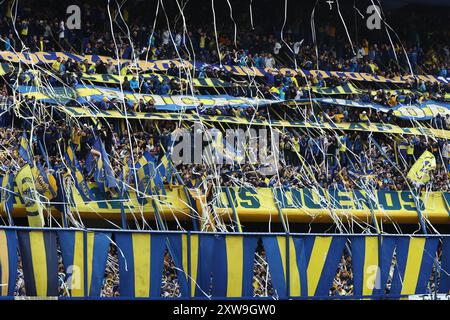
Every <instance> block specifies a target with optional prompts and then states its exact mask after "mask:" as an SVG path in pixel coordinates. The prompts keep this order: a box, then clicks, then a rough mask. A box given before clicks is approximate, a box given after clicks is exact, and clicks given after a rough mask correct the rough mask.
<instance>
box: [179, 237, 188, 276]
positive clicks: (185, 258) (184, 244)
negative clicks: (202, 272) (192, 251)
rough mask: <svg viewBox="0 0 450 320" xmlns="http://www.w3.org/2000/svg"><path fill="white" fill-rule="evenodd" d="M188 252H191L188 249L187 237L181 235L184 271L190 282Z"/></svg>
mask: <svg viewBox="0 0 450 320" xmlns="http://www.w3.org/2000/svg"><path fill="white" fill-rule="evenodd" d="M188 250H189V248H188V247H187V235H186V234H182V235H181V252H182V254H183V258H182V261H183V262H182V263H183V271H184V276H185V277H186V280H188V281H189V278H188Z"/></svg>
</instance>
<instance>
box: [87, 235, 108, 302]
mask: <svg viewBox="0 0 450 320" xmlns="http://www.w3.org/2000/svg"><path fill="white" fill-rule="evenodd" d="M110 238H111V233H106V232H95V234H94V251H93V254H92V261H88V263H91V267H92V276H91V287H90V292H89V296H91V297H99V296H100V291H101V289H102V284H103V278H104V275H105V268H106V260H107V258H108V251H109V243H110Z"/></svg>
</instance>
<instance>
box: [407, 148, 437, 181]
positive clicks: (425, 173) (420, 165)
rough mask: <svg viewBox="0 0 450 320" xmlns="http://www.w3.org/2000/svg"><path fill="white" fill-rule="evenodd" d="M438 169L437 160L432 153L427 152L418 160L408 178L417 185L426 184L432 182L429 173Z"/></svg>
mask: <svg viewBox="0 0 450 320" xmlns="http://www.w3.org/2000/svg"><path fill="white" fill-rule="evenodd" d="M434 169H436V158H435V157H434V155H433V154H432V153H431V152H430V151H425V152H424V153H422V155H421V156H420V157H419V159H417V161H416V163H414V165H413V166H412V167H411V169H410V170H409V172H408V175H407V176H406V177H407V178H408V179H409V180H411V181H412V182H413V183H416V184H419V185H420V184H425V183H427V182H428V181H430V175H429V172H430V171H432V170H434Z"/></svg>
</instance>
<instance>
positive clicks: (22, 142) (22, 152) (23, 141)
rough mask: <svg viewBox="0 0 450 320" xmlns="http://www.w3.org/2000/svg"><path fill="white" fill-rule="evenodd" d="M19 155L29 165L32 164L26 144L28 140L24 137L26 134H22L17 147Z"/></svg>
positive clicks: (28, 147) (28, 146) (29, 150)
mask: <svg viewBox="0 0 450 320" xmlns="http://www.w3.org/2000/svg"><path fill="white" fill-rule="evenodd" d="M19 154H20V156H21V157H22V158H23V160H25V161H26V162H28V163H29V164H32V160H31V149H30V145H29V144H28V139H27V136H26V133H25V132H24V133H23V135H22V137H21V138H20V145H19Z"/></svg>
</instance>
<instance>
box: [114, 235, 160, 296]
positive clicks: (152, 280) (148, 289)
mask: <svg viewBox="0 0 450 320" xmlns="http://www.w3.org/2000/svg"><path fill="white" fill-rule="evenodd" d="M115 239H116V243H117V245H118V247H119V249H120V250H121V252H122V253H123V256H122V255H121V254H119V273H120V279H121V280H122V279H123V280H122V281H123V282H121V285H120V294H121V296H124V297H139V298H148V297H160V296H161V284H162V272H163V268H164V251H165V249H166V236H165V235H164V234H155V233H152V234H150V233H144V232H135V233H124V232H120V233H116V234H115Z"/></svg>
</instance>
